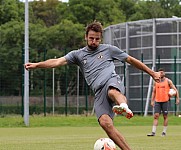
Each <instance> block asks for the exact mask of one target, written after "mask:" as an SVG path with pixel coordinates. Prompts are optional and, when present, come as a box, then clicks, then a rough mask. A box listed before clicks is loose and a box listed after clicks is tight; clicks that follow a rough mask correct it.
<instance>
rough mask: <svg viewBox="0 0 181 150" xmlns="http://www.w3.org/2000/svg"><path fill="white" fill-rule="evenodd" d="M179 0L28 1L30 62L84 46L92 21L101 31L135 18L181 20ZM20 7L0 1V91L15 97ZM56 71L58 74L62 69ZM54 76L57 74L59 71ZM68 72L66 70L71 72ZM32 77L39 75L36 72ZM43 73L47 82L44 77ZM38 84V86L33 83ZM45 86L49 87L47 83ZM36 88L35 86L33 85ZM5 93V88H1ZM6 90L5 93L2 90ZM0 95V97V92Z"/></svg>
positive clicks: (20, 60)
mask: <svg viewBox="0 0 181 150" xmlns="http://www.w3.org/2000/svg"><path fill="white" fill-rule="evenodd" d="M180 3H181V0H156V1H155V0H152V1H143V0H92V1H89V0H69V2H68V3H63V2H61V1H58V0H47V1H46V2H44V1H43V0H40V1H34V2H31V3H29V22H30V23H29V41H30V42H29V43H30V47H29V51H30V60H31V61H39V60H43V59H44V52H45V50H46V58H52V57H55V56H57V57H60V56H63V55H64V54H65V50H67V52H68V51H70V50H72V49H78V48H79V47H83V46H84V45H85V42H84V29H85V27H86V25H87V24H88V23H90V22H92V21H94V20H98V21H100V22H101V23H102V24H103V26H104V27H107V26H109V25H111V24H116V23H121V22H126V21H135V20H140V19H151V18H164V17H172V16H178V17H181V5H180ZM24 9H25V8H24V3H22V2H20V1H19V0H0V17H1V19H0V81H1V84H0V89H1V91H2V92H1V93H3V91H4V94H21V83H22V76H21V74H22V67H23V53H24V52H23V47H24V18H25V17H24ZM59 71H62V72H64V71H65V70H64V69H63V68H62V69H60V70H59ZM59 71H58V72H57V73H59V74H60V72H59ZM71 71H72V70H71ZM34 74H35V75H37V76H38V75H39V74H40V76H41V77H42V75H43V74H42V73H41V71H38V72H37V73H36V72H34ZM50 76H51V73H49V75H48V77H47V78H50ZM36 84H37V85H38V84H39V83H38V82H37V83H36ZM48 85H50V83H48ZM39 87H41V86H39ZM8 88H9V89H11V90H7V89H8ZM7 91H8V92H7ZM2 95H3V94H2Z"/></svg>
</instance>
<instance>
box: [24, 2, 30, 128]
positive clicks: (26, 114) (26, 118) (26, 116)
mask: <svg viewBox="0 0 181 150" xmlns="http://www.w3.org/2000/svg"><path fill="white" fill-rule="evenodd" d="M28 7H29V6H28V0H26V1H25V37H24V40H25V48H24V49H25V59H24V62H25V63H27V62H28V61H29V29H28V28H29V11H28V9H29V8H28ZM24 123H25V125H26V126H29V72H28V71H27V70H26V69H25V71H24Z"/></svg>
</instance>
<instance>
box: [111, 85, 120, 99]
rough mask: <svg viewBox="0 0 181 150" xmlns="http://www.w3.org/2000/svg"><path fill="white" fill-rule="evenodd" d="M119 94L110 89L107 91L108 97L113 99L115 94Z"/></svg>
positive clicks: (115, 90)
mask: <svg viewBox="0 0 181 150" xmlns="http://www.w3.org/2000/svg"><path fill="white" fill-rule="evenodd" d="M118 93H120V92H119V91H118V90H117V89H115V88H112V87H110V88H109V90H108V96H109V97H110V98H111V97H115V95H116V94H118Z"/></svg>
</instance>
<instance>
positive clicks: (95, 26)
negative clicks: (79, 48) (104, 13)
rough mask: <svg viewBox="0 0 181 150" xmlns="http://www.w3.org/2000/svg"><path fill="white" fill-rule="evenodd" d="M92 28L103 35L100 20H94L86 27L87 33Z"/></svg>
mask: <svg viewBox="0 0 181 150" xmlns="http://www.w3.org/2000/svg"><path fill="white" fill-rule="evenodd" d="M90 30H92V31H95V32H100V33H101V35H102V30H103V28H102V25H101V23H100V22H98V21H94V22H92V23H90V24H89V25H88V26H87V27H86V35H88V33H89V31H90Z"/></svg>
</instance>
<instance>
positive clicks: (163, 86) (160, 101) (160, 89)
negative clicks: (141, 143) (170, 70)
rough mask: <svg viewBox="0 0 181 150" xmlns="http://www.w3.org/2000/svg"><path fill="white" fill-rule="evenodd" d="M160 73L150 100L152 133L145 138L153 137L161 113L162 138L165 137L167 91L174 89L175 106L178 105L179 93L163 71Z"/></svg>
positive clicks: (167, 104) (167, 103)
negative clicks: (152, 113)
mask: <svg viewBox="0 0 181 150" xmlns="http://www.w3.org/2000/svg"><path fill="white" fill-rule="evenodd" d="M158 71H159V72H160V76H161V80H160V82H159V83H154V86H153V92H152V100H151V106H153V107H154V120H153V127H152V133H150V134H148V135H147V136H155V134H156V128H157V126H158V119H159V116H160V114H161V111H162V113H163V118H164V122H163V132H162V136H166V131H167V126H168V107H169V100H170V97H169V90H170V88H171V89H174V90H175V91H176V104H179V93H178V90H177V89H176V87H175V86H174V84H173V82H172V81H171V80H170V79H168V78H166V77H165V71H164V69H163V68H160V69H159V70H158Z"/></svg>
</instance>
